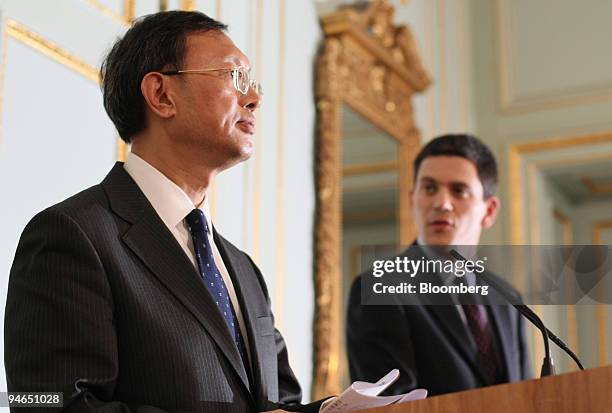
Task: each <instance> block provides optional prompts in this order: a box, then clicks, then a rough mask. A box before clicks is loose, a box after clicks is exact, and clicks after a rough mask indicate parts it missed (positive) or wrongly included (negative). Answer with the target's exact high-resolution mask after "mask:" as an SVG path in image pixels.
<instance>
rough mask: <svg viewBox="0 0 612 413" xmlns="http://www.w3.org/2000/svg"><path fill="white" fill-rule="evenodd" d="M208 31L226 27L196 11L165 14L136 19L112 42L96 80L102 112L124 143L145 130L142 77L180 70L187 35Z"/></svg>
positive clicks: (220, 30)
mask: <svg viewBox="0 0 612 413" xmlns="http://www.w3.org/2000/svg"><path fill="white" fill-rule="evenodd" d="M210 30H215V31H219V32H224V31H226V30H227V25H225V24H223V23H220V22H218V21H216V20H214V19H211V18H210V17H208V16H207V15H205V14H204V13H201V12H198V11H166V12H160V13H155V14H150V15H147V16H144V17H141V18H139V19H137V20H136V21H135V22H134V24H133V26H132V27H131V28H130V29H129V30H128V31H127V32H126V33H125V35H124V36H123V37H122V38H120V39H118V40H117V41H116V42H115V44H114V45H113V47H112V48H111V50H110V51H109V52H108V55H107V56H106V58H105V59H104V61H103V62H102V67H101V69H100V80H101V87H102V95H103V99H104V109H106V113H107V114H108V116H109V117H110V119H111V120H112V121H113V123H114V124H115V127H116V128H117V132H119V136H121V138H122V139H123V140H124V141H125V142H128V143H129V142H130V141H131V138H132V136H133V135H134V134H136V133H138V132H140V131H142V130H143V129H144V128H145V102H144V97H143V96H142V92H141V91H140V83H141V82H142V79H143V78H144V76H145V75H146V74H147V73H149V72H155V71H161V70H177V69H180V68H181V66H182V64H183V61H184V59H185V54H186V43H187V42H186V36H187V34H190V33H194V32H207V31H210Z"/></svg>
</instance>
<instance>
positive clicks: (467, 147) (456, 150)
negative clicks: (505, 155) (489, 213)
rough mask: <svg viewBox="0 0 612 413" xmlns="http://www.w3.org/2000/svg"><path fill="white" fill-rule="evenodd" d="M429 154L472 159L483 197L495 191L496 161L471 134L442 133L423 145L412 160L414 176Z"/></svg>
mask: <svg viewBox="0 0 612 413" xmlns="http://www.w3.org/2000/svg"><path fill="white" fill-rule="evenodd" d="M430 156H459V157H461V158H465V159H467V160H468V161H472V162H473V163H474V165H475V166H476V171H477V172H478V179H480V183H481V184H482V188H483V192H484V193H483V195H484V199H489V198H490V197H492V196H493V195H495V192H496V191H497V162H495V157H494V156H493V153H492V152H491V150H490V149H489V147H488V146H487V145H485V144H484V143H483V142H482V141H481V140H480V139H478V138H477V137H475V136H473V135H467V134H459V135H443V136H439V137H437V138H434V139H432V140H431V141H429V142H428V143H427V145H425V146H424V147H423V148H422V149H421V151H420V152H419V154H418V155H417V157H416V158H415V160H414V178H415V179H416V176H417V174H418V172H419V167H420V166H421V163H422V162H423V160H425V158H428V157H430Z"/></svg>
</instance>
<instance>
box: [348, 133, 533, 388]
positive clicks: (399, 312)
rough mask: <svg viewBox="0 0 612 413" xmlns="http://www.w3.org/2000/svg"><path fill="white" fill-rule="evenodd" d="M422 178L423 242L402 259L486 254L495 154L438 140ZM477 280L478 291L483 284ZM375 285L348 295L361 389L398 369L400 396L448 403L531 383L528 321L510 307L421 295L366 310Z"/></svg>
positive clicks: (418, 202) (460, 139)
mask: <svg viewBox="0 0 612 413" xmlns="http://www.w3.org/2000/svg"><path fill="white" fill-rule="evenodd" d="M414 174H415V182H414V189H413V191H412V195H411V197H412V212H413V216H414V221H415V224H416V228H417V232H418V238H417V240H416V242H415V244H414V245H413V246H412V247H411V248H409V249H408V250H407V251H405V252H404V254H402V256H403V257H406V258H409V259H412V260H415V261H418V260H420V259H422V258H423V257H425V258H432V257H433V258H436V256H437V257H438V258H440V255H438V254H440V251H438V250H436V247H434V246H452V245H478V243H479V240H480V234H481V231H482V229H483V228H488V227H490V226H491V225H493V223H494V222H495V218H496V215H497V211H498V209H499V207H500V201H499V199H498V198H497V197H496V196H495V191H496V187H497V166H496V162H495V158H494V157H493V154H492V153H491V151H490V150H489V148H487V147H486V146H485V145H484V144H483V143H482V142H481V141H480V140H478V139H477V138H475V137H473V136H470V135H445V136H442V137H439V138H436V139H433V140H432V141H430V142H429V143H428V144H427V145H425V147H423V149H422V150H421V152H420V153H419V154H418V156H417V157H416V159H415V161H414ZM432 250H436V252H434V253H432V252H431V251H432ZM470 275H471V277H470V279H471V280H472V281H471V282H472V283H473V284H474V285H477V284H480V283H481V281H478V280H477V279H476V277H474V275H473V274H470ZM367 276H368V274H364V275H362V276H361V277H359V278H357V279H356V280H355V282H354V283H353V285H352V288H351V292H350V296H349V304H348V317H347V323H346V331H347V347H348V359H349V367H350V374H351V379H352V380H365V381H371V380H376V379H377V378H378V377H381V376H382V375H383V374H385V373H386V372H388V371H389V370H390V369H393V368H398V369H399V370H400V378H399V380H398V381H397V382H396V384H395V385H394V386H393V387H392V388H391V389H390V391H391V392H392V393H404V392H407V391H410V390H411V389H414V388H417V387H423V388H426V389H427V390H428V391H429V394H430V395H439V394H444V393H450V392H456V391H461V390H467V389H472V388H477V387H483V386H488V385H491V384H497V383H504V382H511V381H518V380H523V379H527V378H529V377H530V367H529V357H528V352H527V343H526V338H525V333H524V321H523V319H522V318H521V316H520V315H519V313H518V312H517V311H516V310H515V309H514V308H513V307H511V306H509V305H491V304H493V303H496V304H498V303H501V302H504V301H503V299H502V298H501V297H499V296H498V295H497V294H496V292H495V291H493V290H492V289H491V288H489V289H488V295H484V296H482V297H480V298H478V299H475V300H474V301H473V302H465V301H464V300H461V301H459V300H457V296H455V297H452V296H450V295H446V296H437V297H436V300H435V301H434V300H433V299H432V296H426V295H422V296H419V295H415V296H413V297H412V300H413V301H412V302H411V303H410V305H399V304H390V305H376V306H374V305H362V302H361V300H362V294H361V292H362V287H363V286H362V282H361V281H362V278H364V277H367ZM466 278H468V277H466ZM434 280H435V283H437V284H450V283H453V282H455V281H456V280H457V278H456V277H454V276H450V277H449V274H436V277H434ZM506 287H507V288H508V289H512V287H510V286H509V285H506ZM364 291H365V290H364ZM472 298H475V297H472ZM432 304H435V305H432ZM441 304H443V305H441Z"/></svg>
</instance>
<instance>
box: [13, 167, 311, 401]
mask: <svg viewBox="0 0 612 413" xmlns="http://www.w3.org/2000/svg"><path fill="white" fill-rule="evenodd" d="M215 241H216V243H217V245H218V246H219V250H220V252H221V255H222V256H223V259H224V262H225V263H226V265H227V267H228V271H229V273H230V276H231V277H232V281H233V283H234V285H235V286H236V293H237V295H238V299H239V302H240V306H241V308H242V309H243V312H244V316H245V324H246V330H247V334H248V336H249V343H250V353H251V355H252V357H251V358H252V363H251V364H252V365H251V366H250V373H251V374H250V378H249V374H248V373H247V371H246V370H245V368H244V366H243V364H242V361H241V359H240V356H239V354H238V351H237V349H236V347H235V345H234V342H233V340H232V337H231V335H230V333H229V330H228V328H227V326H226V324H225V321H224V319H223V317H222V316H221V315H220V313H219V311H218V309H217V307H216V305H215V304H214V301H213V300H212V298H211V297H210V295H209V292H208V290H207V288H206V286H204V284H203V283H202V282H201V279H200V275H199V274H198V272H197V270H196V269H195V268H194V266H193V265H192V263H191V262H190V261H189V259H188V258H187V256H186V255H185V253H184V252H183V250H182V249H181V247H180V246H179V244H178V243H177V242H176V240H175V239H174V237H173V236H172V234H171V233H170V231H169V230H168V229H167V227H166V226H165V225H164V224H163V222H162V221H161V219H160V218H159V216H158V215H157V214H156V212H155V210H154V209H153V207H152V206H151V205H150V203H149V202H148V201H147V199H146V198H145V196H144V195H143V193H142V192H141V191H140V189H139V188H138V186H137V185H136V184H135V182H134V181H133V180H132V179H131V177H130V176H129V175H128V174H127V173H126V172H125V170H124V169H123V165H122V164H121V163H118V164H116V165H115V167H114V168H113V169H112V170H111V172H110V173H109V174H108V176H107V177H106V178H105V179H104V181H103V182H102V183H101V184H100V185H96V186H94V187H92V188H89V189H87V190H85V191H83V192H81V193H79V194H77V195H75V196H73V197H71V198H69V199H67V200H66V201H64V202H61V203H60V204H57V205H55V206H53V207H51V208H49V209H47V210H45V211H43V212H41V213H39V214H38V215H37V216H35V217H34V218H33V219H32V220H31V221H30V223H29V224H28V225H27V227H26V228H25V230H24V232H23V234H22V236H21V239H20V241H19V246H18V248H17V253H16V256H15V260H14V262H13V266H12V269H11V274H10V281H9V289H8V298H7V304H6V314H5V363H6V374H7V381H8V389H9V391H63V392H64V406H67V410H68V411H78V412H98V411H100V412H101V411H104V412H127V411H138V412H160V411H219V412H246V411H263V410H267V409H271V408H275V407H276V406H277V405H279V404H280V405H284V407H285V408H290V409H294V410H306V411H308V410H315V411H316V410H317V409H318V406H319V404H320V403H318V402H315V403H314V404H311V405H308V406H301V405H298V404H296V403H298V402H299V401H300V398H301V393H300V387H299V384H298V382H297V380H296V378H295V376H294V374H293V372H292V370H291V368H290V366H289V363H288V359H287V350H286V348H285V343H284V341H283V338H282V336H281V335H280V333H279V332H278V331H277V330H276V329H275V328H274V320H273V316H272V313H271V310H270V303H269V298H268V293H267V290H266V286H265V283H264V280H263V278H262V276H261V273H260V272H259V270H258V269H257V267H256V266H255V265H254V263H253V262H252V261H251V260H250V258H249V257H248V256H247V255H246V254H245V253H243V252H242V251H240V250H238V249H237V248H236V247H234V246H233V245H232V244H230V243H229V242H228V241H226V240H225V239H224V238H223V237H221V236H220V235H219V234H217V233H216V232H215ZM287 404H289V405H290V406H286V405H287ZM20 411H23V410H20Z"/></svg>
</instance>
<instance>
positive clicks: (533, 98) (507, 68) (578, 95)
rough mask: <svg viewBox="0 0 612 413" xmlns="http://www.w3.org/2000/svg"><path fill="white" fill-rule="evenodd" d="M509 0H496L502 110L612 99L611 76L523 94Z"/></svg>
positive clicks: (509, 110)
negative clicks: (518, 86) (517, 76)
mask: <svg viewBox="0 0 612 413" xmlns="http://www.w3.org/2000/svg"><path fill="white" fill-rule="evenodd" d="M508 4H509V1H508V0H496V2H495V23H496V25H497V58H498V59H497V60H498V61H497V66H498V94H499V106H500V111H501V113H504V114H517V113H525V112H531V111H540V110H549V109H555V108H559V107H566V106H576V105H585V104H590V103H595V102H601V101H608V100H612V80H610V81H606V82H600V83H593V84H590V85H585V86H580V87H569V88H563V89H555V90H550V91H546V92H542V93H533V94H529V95H523V96H520V95H518V94H517V93H516V90H515V85H514V78H515V76H514V72H513V70H512V68H513V62H512V59H511V57H510V54H511V51H512V29H513V27H512V24H513V23H512V21H511V20H510V17H509V16H510V14H511V13H510V12H509V11H508V10H507V5H508Z"/></svg>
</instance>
